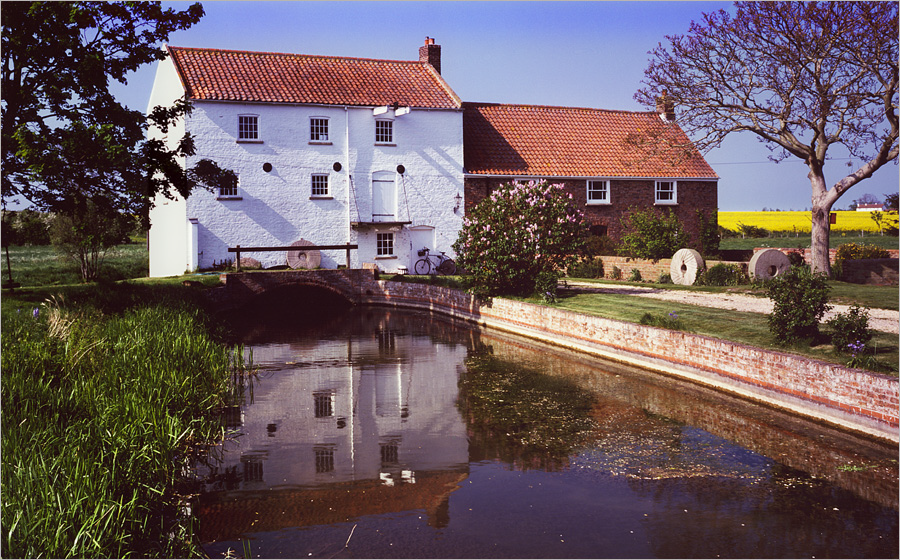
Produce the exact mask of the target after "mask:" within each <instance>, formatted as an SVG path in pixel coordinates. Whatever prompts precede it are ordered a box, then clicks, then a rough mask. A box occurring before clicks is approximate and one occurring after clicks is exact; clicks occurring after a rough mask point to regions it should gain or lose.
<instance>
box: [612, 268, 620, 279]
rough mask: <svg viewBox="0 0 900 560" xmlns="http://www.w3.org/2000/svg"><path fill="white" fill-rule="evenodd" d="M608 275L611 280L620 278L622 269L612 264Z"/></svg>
mask: <svg viewBox="0 0 900 560" xmlns="http://www.w3.org/2000/svg"><path fill="white" fill-rule="evenodd" d="M610 277H611V278H612V279H613V280H621V279H622V269H621V268H619V267H618V266H614V267H613V269H612V274H611V276H610Z"/></svg>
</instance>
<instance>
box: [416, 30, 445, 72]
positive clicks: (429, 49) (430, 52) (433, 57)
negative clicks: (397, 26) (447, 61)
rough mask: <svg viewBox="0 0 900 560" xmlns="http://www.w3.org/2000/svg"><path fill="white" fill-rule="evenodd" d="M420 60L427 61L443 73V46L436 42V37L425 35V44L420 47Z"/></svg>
mask: <svg viewBox="0 0 900 560" xmlns="http://www.w3.org/2000/svg"><path fill="white" fill-rule="evenodd" d="M419 62H427V63H428V64H430V65H432V66H433V67H434V69H435V70H436V71H437V73H438V74H440V73H441V46H440V45H435V44H434V38H432V37H425V46H424V47H419Z"/></svg>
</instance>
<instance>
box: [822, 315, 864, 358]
mask: <svg viewBox="0 0 900 560" xmlns="http://www.w3.org/2000/svg"><path fill="white" fill-rule="evenodd" d="M826 324H827V325H828V327H829V328H830V329H831V331H832V332H831V343H832V344H834V349H835V350H836V351H838V352H840V353H842V354H850V353H857V354H858V353H860V352H861V351H863V350H865V347H866V345H867V344H868V342H869V341H870V340H872V331H871V330H870V329H869V310H868V308H861V307H860V306H859V305H851V306H850V310H849V311H847V313H837V314H836V315H835V316H834V317H832V318H831V319H829V320H828V321H827V323H826Z"/></svg>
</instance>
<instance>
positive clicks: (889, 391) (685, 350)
mask: <svg viewBox="0 0 900 560" xmlns="http://www.w3.org/2000/svg"><path fill="white" fill-rule="evenodd" d="M378 284H379V286H380V289H379V290H378V291H377V292H374V293H372V294H371V295H370V296H368V297H367V298H364V299H365V303H369V304H383V305H398V306H403V307H417V308H422V309H429V310H432V311H436V312H440V313H446V314H449V315H452V316H455V317H459V318H462V319H466V320H469V321H474V322H476V323H478V324H480V325H484V326H488V327H492V328H497V329H502V330H506V331H510V332H515V333H518V334H521V335H525V336H529V337H532V338H535V339H539V340H542V341H545V342H551V343H554V344H558V345H560V346H563V347H567V348H571V349H574V350H578V351H582V352H588V353H590V354H594V355H598V356H602V357H604V358H608V359H612V360H616V361H621V362H625V363H630V364H633V365H637V366H639V367H643V368H647V369H650V370H653V371H657V372H660V373H665V374H668V375H673V376H677V377H680V378H684V379H689V380H692V381H694V382H696V383H700V384H703V385H708V386H713V387H715V388H717V389H719V390H724V391H727V392H729V393H732V394H737V395H740V396H743V397H745V398H749V399H752V400H755V401H759V402H764V403H766V404H769V405H772V406H775V407H778V408H783V409H786V410H789V411H791V412H793V413H796V414H801V415H803V416H806V417H810V418H813V419H817V420H820V421H823V422H825V423H828V424H832V425H836V426H841V427H843V428H845V429H850V430H852V431H856V432H859V433H865V434H868V435H870V436H873V437H876V438H878V439H882V440H887V441H891V442H894V443H897V442H898V441H900V437H898V425H900V423H898V410H900V402H898V395H900V393H898V379H897V378H894V377H889V376H886V375H880V374H877V373H873V372H868V371H864V370H858V369H851V368H847V367H844V366H840V365H837V364H831V363H827V362H821V361H817V360H811V359H807V358H803V357H799V356H794V355H791V354H786V353H782V352H775V351H770V350H762V349H759V348H753V347H749V346H744V345H741V344H737V343H734V342H728V341H724V340H718V339H714V338H710V337H706V336H701V335H695V334H689V333H685V332H681V331H672V330H667V329H661V328H656V327H649V326H644V325H638V324H633V323H627V322H624V321H615V320H612V319H604V318H601V317H593V316H588V315H582V314H579V313H574V312H571V311H566V310H562V309H556V308H552V307H547V306H540V305H534V304H529V303H523V302H518V301H512V300H505V299H499V298H496V299H494V300H493V302H492V303H491V304H490V305H478V303H476V301H475V299H474V298H473V297H472V296H471V295H469V294H466V293H464V292H461V291H459V290H451V289H448V288H441V287H436V286H429V285H425V284H407V283H398V282H387V281H380V282H378Z"/></svg>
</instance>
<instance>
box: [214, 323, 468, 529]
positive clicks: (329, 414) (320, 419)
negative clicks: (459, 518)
mask: <svg viewBox="0 0 900 560" xmlns="http://www.w3.org/2000/svg"><path fill="white" fill-rule="evenodd" d="M465 355H466V349H465V347H463V346H445V345H434V344H433V341H432V340H431V339H430V338H428V337H419V336H411V335H404V334H398V333H395V332H393V331H391V330H390V329H389V327H387V326H386V325H385V326H384V327H383V328H381V329H379V330H377V331H376V332H374V333H373V334H372V336H371V338H369V339H368V340H366V341H364V342H361V343H354V342H348V341H347V340H322V341H321V342H310V343H308V344H306V343H294V344H271V345H267V346H262V347H256V348H254V351H253V360H254V363H255V364H257V365H259V366H261V367H262V368H263V371H264V372H265V373H264V375H263V376H262V379H261V381H260V383H259V384H258V386H256V387H255V389H254V396H253V403H252V404H251V405H249V406H246V407H244V410H243V416H242V417H241V418H240V425H239V428H238V430H239V431H240V433H241V436H240V437H237V438H235V439H233V440H229V441H228V442H226V452H225V455H224V462H223V464H222V465H221V467H220V470H219V471H218V472H219V473H223V474H220V475H218V476H213V477H211V478H212V480H211V481H210V482H211V487H210V489H211V490H213V489H219V490H225V491H226V495H227V497H228V501H236V502H245V501H246V500H249V499H255V498H254V496H258V495H259V492H263V491H265V492H266V496H267V498H266V501H267V502H269V501H271V500H275V501H278V500H282V499H284V500H287V502H291V501H292V500H293V498H291V496H293V497H294V498H296V497H297V496H300V495H302V496H303V497H304V498H303V502H304V504H305V505H304V506H303V507H299V506H296V505H295V506H292V507H291V508H288V509H289V510H291V511H293V513H292V517H290V518H288V517H284V518H282V519H281V522H283V523H286V524H287V525H281V526H288V525H298V524H305V523H323V522H325V521H323V519H324V518H323V517H322V516H321V515H320V513H321V512H320V513H315V512H317V511H319V510H320V509H321V508H324V507H326V506H327V505H330V506H333V505H334V504H328V503H327V502H328V499H327V496H330V495H332V494H334V495H337V494H341V496H343V498H342V499H343V501H348V500H349V502H353V503H354V504H356V505H355V506H354V508H355V509H354V508H351V511H356V510H360V515H362V514H369V513H376V512H381V511H391V510H384V509H383V508H384V507H386V504H391V503H396V504H406V505H404V506H403V507H404V508H406V507H407V506H408V505H410V504H415V505H414V507H413V506H410V507H412V509H427V510H429V511H431V512H432V513H433V514H434V515H437V514H438V513H439V512H440V510H441V504H442V503H444V502H445V501H446V498H447V495H448V494H449V493H450V492H451V491H453V490H454V489H455V488H456V483H458V482H459V480H461V478H464V477H465V473H466V472H467V467H468V442H467V438H466V429H465V424H464V422H463V419H462V417H461V415H460V413H459V411H458V410H457V408H456V394H457V388H456V387H457V385H456V384H457V379H458V372H457V367H458V365H459V364H461V363H462V361H463V360H464V358H465ZM375 489H378V490H377V492H376V491H375ZM373 492H374V493H373ZM392 492H393V493H392ZM273 493H274V494H273ZM376 496H381V498H380V499H378V500H375V499H374V498H375V497H376ZM323 504H325V505H323ZM366 504H368V505H366ZM245 505H246V504H245ZM398 507H399V506H398ZM298 508H299V509H298ZM232 509H233V507H232V506H227V505H222V504H205V505H203V506H202V508H201V513H200V515H201V517H203V518H206V516H212V517H215V516H217V515H225V514H226V512H228V513H227V516H228V517H232V516H234V515H236V514H235V513H234V511H232ZM276 509H277V508H276ZM335 509H336V510H337V508H335ZM254 511H259V510H258V509H254ZM280 511H282V510H280ZM343 520H346V519H343ZM234 522H237V521H236V520H235V521H234ZM273 522H275V521H273ZM207 523H208V524H207ZM228 523H229V521H227V520H223V519H218V520H213V519H210V520H209V521H208V522H207V521H204V526H205V527H214V526H218V525H217V524H226V525H227V524H228ZM210 530H212V529H210ZM215 531H220V529H215ZM221 531H225V529H221ZM215 538H219V537H215ZM204 539H206V536H204Z"/></svg>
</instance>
